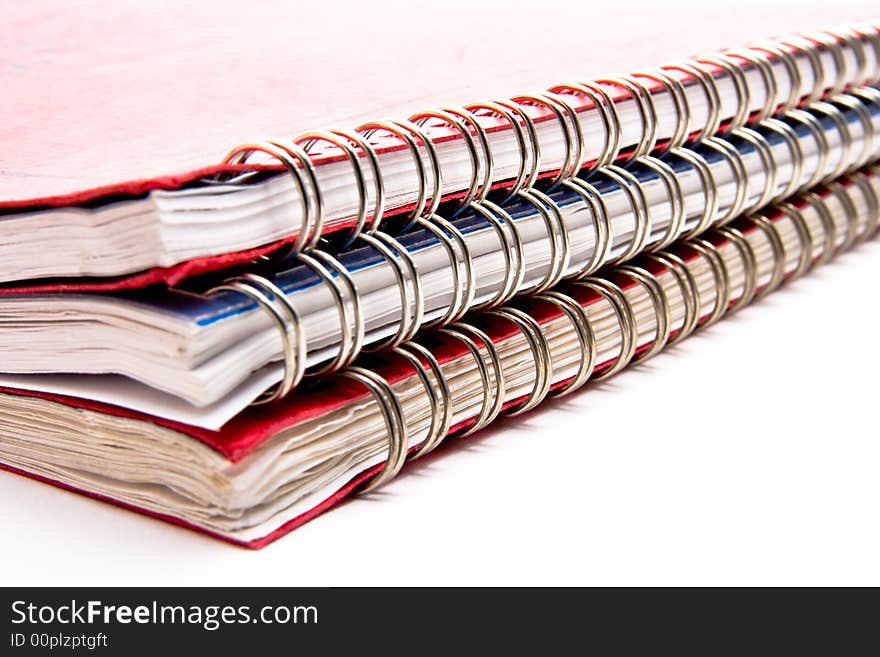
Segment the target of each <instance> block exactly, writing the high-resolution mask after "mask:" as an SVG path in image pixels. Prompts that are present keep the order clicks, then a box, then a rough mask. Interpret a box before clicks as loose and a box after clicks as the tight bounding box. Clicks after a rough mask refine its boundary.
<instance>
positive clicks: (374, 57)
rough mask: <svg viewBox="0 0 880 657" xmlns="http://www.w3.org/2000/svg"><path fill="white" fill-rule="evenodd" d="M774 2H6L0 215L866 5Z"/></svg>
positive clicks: (861, 10)
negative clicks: (233, 154)
mask: <svg viewBox="0 0 880 657" xmlns="http://www.w3.org/2000/svg"><path fill="white" fill-rule="evenodd" d="M773 4H775V5H777V6H775V7H760V6H755V7H749V9H748V11H743V10H742V9H741V8H740V7H739V6H738V5H737V6H730V7H719V6H709V5H707V6H706V7H705V8H702V9H695V8H693V7H691V8H688V10H687V14H688V15H687V20H683V16H682V15H680V14H681V12H678V13H677V12H676V9H675V6H674V5H670V4H667V3H658V6H657V7H649V8H646V7H639V9H638V11H637V12H635V11H634V12H627V11H626V7H625V6H620V5H619V4H615V5H613V6H596V5H595V4H591V3H579V4H574V3H572V5H571V6H565V5H559V6H558V7H557V6H554V8H552V9H551V8H548V9H549V11H548V13H547V14H546V15H544V16H539V15H537V13H536V10H535V6H534V5H533V4H531V3H522V4H520V3H517V2H500V1H497V0H495V1H492V2H487V3H479V5H477V3H468V2H464V1H463V0H452V1H451V2H448V3H444V4H443V6H442V7H439V6H435V5H431V4H430V3H428V4H419V3H415V4H413V3H402V2H391V3H383V4H381V5H373V4H369V5H366V4H364V5H363V6H361V5H358V4H354V3H339V2H333V1H331V2H321V3H308V4H305V5H304V4H302V3H283V2H275V3H264V2H251V3H236V2H232V1H231V0H215V1H214V2H212V3H210V6H209V7H206V6H205V5H204V3H198V2H195V1H194V0H182V1H180V2H174V3H171V2H167V3H163V2H155V3H153V2H150V3H143V2H136V1H135V0H122V1H120V2H115V3H111V4H107V3H101V2H97V0H71V1H70V2H67V3H54V2H52V3H50V2H39V1H37V2H12V1H10V0H2V2H0V5H2V15H3V21H2V22H0V43H3V44H4V48H3V52H2V53H0V88H2V89H3V103H2V106H0V113H2V117H0V118H2V120H0V143H2V144H3V146H4V148H3V149H2V152H0V209H4V208H5V209H11V208H15V207H23V206H32V205H46V204H52V205H58V204H70V203H79V202H84V201H88V200H92V199H95V198H99V197H101V196H104V195H108V194H134V195H137V194H142V193H144V192H146V191H148V190H149V189H153V188H157V187H159V188H174V187H177V186H179V185H181V184H183V183H186V182H188V181H191V180H194V179H198V178H199V177H201V176H203V175H205V174H206V173H210V172H212V171H213V170H214V169H213V168H212V167H213V165H214V164H215V163H216V162H218V161H219V160H220V159H221V158H222V156H223V155H224V154H225V153H226V152H227V151H228V150H229V148H230V147H232V146H234V145H235V144H237V143H239V142H241V141H244V140H249V139H252V138H258V137H263V136H270V135H275V136H284V135H292V134H295V133H296V132H299V131H302V130H305V129H310V128H316V127H321V126H326V125H353V124H354V123H355V122H356V121H358V120H359V119H364V118H382V117H385V116H400V115H402V114H403V113H405V112H412V111H416V110H419V109H423V108H425V107H431V106H435V105H439V104H443V103H462V102H467V101H469V100H475V99H483V98H490V97H493V96H499V95H505V96H509V95H511V94H513V93H516V92H520V91H529V90H531V89H534V88H536V87H546V86H548V85H549V84H552V83H553V82H555V81H561V80H566V79H578V78H585V77H591V76H596V75H602V74H607V73H615V72H626V71H630V70H635V69H637V68H640V67H644V66H646V65H657V64H660V63H664V62H666V61H670V60H675V59H678V58H681V57H685V56H688V55H691V54H695V53H699V52H706V51H712V50H717V49H719V48H723V47H725V46H728V45H739V44H742V43H745V42H748V41H750V40H753V39H758V38H763V37H766V36H770V35H772V34H775V33H785V32H791V31H796V30H798V29H815V28H817V27H822V26H826V25H828V24H829V23H838V22H839V23H844V22H851V21H854V20H859V19H861V18H867V17H870V15H871V14H872V13H876V8H875V7H874V6H872V5H871V4H869V3H862V4H859V3H858V2H852V3H836V4H835V5H834V11H833V12H832V11H830V10H829V6H828V5H827V3H826V2H813V1H808V2H803V3H798V4H797V5H796V7H797V8H796V9H794V8H793V7H786V6H780V5H779V4H778V3H773ZM349 5H350V6H349ZM872 10H873V11H872ZM694 25H699V26H700V28H699V29H698V30H695V29H694ZM429 32H430V38H426V37H427V36H428V33H429ZM379 41H381V43H382V47H381V48H377V47H374V44H375V43H377V42H379Z"/></svg>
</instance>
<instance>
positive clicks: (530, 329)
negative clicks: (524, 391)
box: [487, 308, 553, 417]
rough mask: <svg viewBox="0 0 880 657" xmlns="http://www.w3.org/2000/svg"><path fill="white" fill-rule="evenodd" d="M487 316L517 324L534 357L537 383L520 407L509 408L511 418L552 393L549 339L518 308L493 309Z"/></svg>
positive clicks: (507, 413) (538, 326)
mask: <svg viewBox="0 0 880 657" xmlns="http://www.w3.org/2000/svg"><path fill="white" fill-rule="evenodd" d="M487 314H489V315H493V316H496V317H501V318H503V319H506V320H508V321H509V322H512V323H513V324H515V325H516V327H517V328H519V330H520V331H522V334H523V335H524V336H525V338H526V341H527V342H528V343H529V348H530V349H531V351H532V355H533V356H534V363H535V383H534V386H533V388H532V391H531V392H530V393H529V395H528V396H527V397H526V398H525V400H523V401H522V402H521V403H520V404H519V405H518V406H515V407H512V408H508V409H507V410H506V411H505V414H506V415H508V416H511V417H513V416H516V415H520V414H522V413H525V412H527V411H530V410H531V409H533V408H534V407H535V406H537V405H538V404H540V403H541V402H542V401H543V399H544V397H546V396H547V393H548V392H549V391H550V378H551V376H552V375H553V367H552V364H553V363H552V359H551V356H550V346H549V345H548V344H547V338H546V336H545V335H544V333H543V332H542V331H541V326H540V325H539V324H538V322H536V321H535V320H534V319H533V318H532V317H530V316H529V315H527V314H526V313H524V312H523V311H521V310H519V309H517V308H493V309H492V310H490V311H488V313H487Z"/></svg>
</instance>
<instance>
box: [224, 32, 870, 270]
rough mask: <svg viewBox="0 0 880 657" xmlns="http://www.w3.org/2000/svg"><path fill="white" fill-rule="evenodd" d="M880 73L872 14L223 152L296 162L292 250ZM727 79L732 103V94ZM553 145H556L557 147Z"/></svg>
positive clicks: (602, 163) (733, 121)
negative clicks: (408, 166)
mask: <svg viewBox="0 0 880 657" xmlns="http://www.w3.org/2000/svg"><path fill="white" fill-rule="evenodd" d="M878 81H880V25H876V24H868V23H865V24H860V25H856V26H852V27H849V28H847V29H844V30H838V31H835V30H829V31H824V32H817V33H814V34H809V35H804V36H798V37H791V38H780V39H777V40H774V41H769V42H765V43H757V44H754V45H752V46H749V47H746V48H739V49H731V50H728V51H725V52H722V53H720V54H716V55H711V56H704V57H695V58H693V59H691V60H689V61H686V62H684V63H680V64H670V65H666V66H662V67H660V68H658V69H654V70H646V71H639V72H636V73H633V74H631V75H623V76H616V77H607V78H600V79H597V80H593V81H590V82H573V83H567V84H559V85H555V86H553V87H551V88H550V89H548V90H547V91H546V92H543V91H542V92H539V93H535V94H523V95H519V96H515V97H513V98H510V99H506V100H498V101H492V102H480V103H473V104H470V105H467V106H464V107H444V108H441V109H434V110H428V111H424V112H419V113H417V114H414V115H413V116H411V117H410V118H409V119H408V120H388V121H373V122H369V123H365V124H363V125H361V126H359V127H358V128H356V129H354V130H347V129H329V130H320V131H310V132H306V133H303V134H301V135H299V136H297V137H294V138H292V139H287V138H285V139H263V140H257V141H252V142H247V143H244V144H241V145H239V146H237V147H235V148H234V149H233V150H232V151H230V152H229V153H228V154H227V156H226V158H225V160H224V163H225V164H228V165H232V166H233V167H237V168H241V166H242V165H247V164H248V163H249V162H253V161H254V158H255V157H262V158H268V159H269V160H270V161H273V162H275V163H276V164H277V165H279V166H282V167H283V169H285V170H286V171H287V173H288V174H289V175H290V178H291V180H292V183H293V188H292V192H293V194H294V195H295V197H296V199H298V201H299V204H300V209H299V211H298V219H295V221H296V225H294V226H292V231H291V232H292V235H293V236H295V239H294V243H293V250H294V251H295V252H307V251H311V250H314V249H316V248H318V246H319V244H320V243H321V241H322V238H324V237H326V236H327V235H328V234H329V233H330V232H334V231H335V230H337V229H340V228H341V227H343V226H344V227H348V233H347V235H345V236H344V237H343V238H342V240H341V246H342V247H343V248H344V247H346V246H349V245H351V244H353V243H354V241H355V240H356V239H357V238H358V237H359V236H360V235H363V234H372V233H374V232H376V231H377V230H379V229H380V228H382V224H383V220H384V219H385V215H386V212H387V211H389V210H390V211H392V212H393V213H400V212H402V211H403V210H404V209H405V208H409V209H410V210H411V211H410V215H409V219H408V221H406V222H405V224H404V225H405V227H408V226H411V225H413V224H414V223H415V222H417V221H418V220H419V219H423V218H427V219H431V218H432V217H433V216H434V213H435V212H436V210H437V208H438V205H439V203H440V202H441V200H444V199H450V198H457V199H458V207H459V208H467V207H469V206H470V204H471V203H473V202H478V203H479V202H482V201H485V200H486V196H487V195H488V193H489V192H490V190H492V189H496V188H499V187H502V188H504V190H505V192H504V194H506V196H507V198H511V197H513V196H514V195H516V193H517V192H520V191H523V190H529V189H531V188H533V187H534V185H535V184H536V182H537V181H538V180H539V179H545V178H548V179H549V180H550V182H551V184H557V183H560V182H561V181H563V180H565V179H568V178H571V177H573V176H575V175H576V174H577V173H579V172H580V171H583V170H592V169H598V168H602V167H606V166H608V165H610V164H613V163H615V162H618V163H626V162H630V161H633V160H636V159H638V158H641V157H644V156H647V155H649V154H652V153H659V152H664V151H667V150H674V149H676V148H678V147H681V146H683V145H685V144H686V143H689V142H690V141H693V140H696V139H701V138H706V137H710V136H713V135H715V134H721V135H725V134H729V133H731V132H732V131H735V130H737V129H740V128H743V127H744V126H746V125H747V123H749V122H750V121H758V122H760V121H764V120H766V119H768V118H769V117H770V116H772V115H773V114H775V113H777V112H779V111H793V110H795V109H796V108H798V107H800V106H802V105H804V104H807V103H812V102H816V101H818V100H820V99H823V98H829V97H832V96H835V95H837V94H839V93H841V92H843V91H844V90H847V89H851V88H854V87H858V86H863V85H870V84H876V83H877V82H878ZM730 89H732V93H733V98H735V101H733V102H732V101H730V100H728V99H727V97H726V92H727V90H730ZM731 102H732V104H731ZM660 103H667V104H668V105H670V106H671V107H672V111H673V113H674V115H675V119H674V123H673V125H672V126H669V125H667V121H666V120H665V117H664V118H663V120H661V117H660V113H659V110H658V106H659V105H660ZM548 122H555V124H556V129H555V130H553V131H552V132H549V133H548V132H547V131H542V130H541V129H540V127H541V125H542V124H545V123H548ZM596 123H599V124H601V126H602V130H601V134H602V135H603V141H602V147H601V149H599V150H596V149H595V148H594V146H593V142H592V141H591V140H588V139H587V138H586V135H587V134H589V131H590V130H591V128H592V126H594V125H596ZM633 125H637V126H638V128H633V127H632V126H633ZM498 130H502V131H503V134H505V135H508V134H509V135H510V137H511V138H512V139H514V140H515V141H516V144H517V147H516V152H517V160H518V163H517V165H516V166H515V169H514V170H515V173H512V174H511V173H510V171H509V167H508V169H506V170H504V171H503V170H502V168H503V167H500V166H498V164H499V162H497V161H496V159H497V158H496V153H495V151H496V149H497V143H493V133H494V132H497V131H498ZM551 137H554V138H558V137H561V138H562V141H563V143H564V149H563V150H562V152H561V154H560V153H559V152H558V150H554V149H555V144H551V143H550V141H549V140H550V138H551ZM450 138H451V139H452V140H453V141H454V143H456V144H458V145H459V148H460V149H462V150H460V151H459V154H460V155H461V156H462V159H467V161H469V164H470V171H471V176H470V181H469V183H462V184H449V182H448V181H450V180H453V178H454V176H452V175H451V171H450V164H449V160H446V159H444V157H441V155H442V152H443V151H442V149H443V145H444V142H445V141H448V140H449V139H450ZM506 138H507V137H505V139H506ZM389 141H390V142H391V143H390V144H389V143H388V142H389ZM391 151H406V152H408V153H409V156H410V158H411V159H412V165H413V167H414V173H415V180H416V185H415V189H412V188H411V187H412V186H411V185H409V186H406V187H404V188H400V189H395V190H393V191H394V193H393V194H389V193H388V189H387V183H386V179H387V176H386V175H384V169H385V167H384V165H383V163H384V161H385V157H386V154H387V152H391ZM551 151H552V152H553V153H554V155H553V156H548V154H549V153H551ZM326 161H346V162H347V163H348V165H349V166H348V171H349V172H350V173H349V174H347V175H349V176H350V179H349V182H348V183H347V186H349V187H350V188H352V189H355V190H356V191H357V203H356V209H355V210H354V211H353V212H352V210H351V209H350V208H341V207H335V206H334V205H333V203H335V201H334V200H333V196H332V195H331V194H329V193H328V189H329V187H328V181H327V179H326V178H324V177H323V174H322V169H323V168H324V167H323V163H324V162H326ZM511 166H513V165H511ZM337 184H338V181H337ZM331 206H332V207H331Z"/></svg>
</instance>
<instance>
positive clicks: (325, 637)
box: [0, 588, 876, 656]
mask: <svg viewBox="0 0 880 657" xmlns="http://www.w3.org/2000/svg"><path fill="white" fill-rule="evenodd" d="M0 591H2V608H3V609H2V612H0V616H2V618H3V631H4V634H3V635H2V637H0V654H2V655H13V656H14V655H27V654H53V655H65V654H71V655H74V654H105V655H117V654H120V655H130V654H146V653H150V654H153V655H156V654H157V653H161V652H165V653H168V652H170V654H178V652H182V651H183V650H184V649H191V648H193V647H195V648H197V649H198V651H199V652H198V654H212V655H226V654H229V655H257V654H258V653H260V652H262V651H263V650H265V651H266V652H270V651H271V652H275V651H276V650H277V649H279V648H282V647H283V648H284V652H285V654H294V653H298V652H303V651H310V652H311V651H313V650H320V651H321V653H327V652H330V653H331V654H334V653H336V652H341V651H342V650H346V651H349V650H351V651H358V652H361V651H366V652H367V654H372V653H373V652H384V653H386V654H398V653H403V652H406V653H418V652H421V649H422V648H426V647H430V648H431V649H432V651H434V650H436V649H440V648H442V649H444V650H452V651H456V652H459V651H461V650H462V649H464V648H467V652H470V651H472V650H474V649H477V648H485V649H492V650H498V649H500V648H503V647H510V648H516V649H518V650H521V649H523V648H533V649H539V650H540V652H541V653H542V654H547V653H548V651H552V652H564V653H566V654H567V653H569V652H571V651H572V650H575V649H577V650H579V651H580V649H588V648H590V647H597V646H599V645H603V646H607V647H613V648H615V649H616V650H614V652H617V651H618V650H622V649H627V648H632V649H635V648H641V649H644V648H649V649H651V648H657V647H660V646H667V647H677V648H683V647H685V646H694V647H699V646H701V647H703V648H706V647H709V646H718V645H736V646H740V647H742V648H746V649H750V651H751V650H753V649H757V648H762V649H771V648H772V649H785V650H786V651H789V650H790V649H791V647H792V646H793V645H796V644H799V643H801V642H802V641H803V640H807V643H808V645H810V646H811V647H813V648H816V647H819V646H821V645H823V644H822V642H823V640H825V637H826V636H827V637H828V639H829V640H830V642H829V643H828V644H827V647H828V648H829V649H830V648H832V646H833V649H834V651H835V652H840V651H841V648H844V647H845V646H846V644H847V643H852V644H854V645H858V641H859V637H860V634H861V632H859V630H862V631H868V629H869V628H871V627H873V623H874V621H875V620H876V604H875V603H874V602H873V599H874V594H873V592H870V591H842V590H747V589H729V590H709V589H695V590H685V589H669V590H662V589H644V590H638V589H629V590H621V589H588V590H575V589H561V590H546V589H476V590H466V589H290V588H278V589H248V588H205V589H165V588H156V589H125V588H117V589H113V588H111V589H85V588H80V589H0ZM837 627H841V628H843V630H844V631H839V632H838V631H836V629H835V628H837ZM753 637H760V638H758V639H754V638H753ZM756 641H757V643H756Z"/></svg>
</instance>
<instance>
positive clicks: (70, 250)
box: [0, 23, 880, 547]
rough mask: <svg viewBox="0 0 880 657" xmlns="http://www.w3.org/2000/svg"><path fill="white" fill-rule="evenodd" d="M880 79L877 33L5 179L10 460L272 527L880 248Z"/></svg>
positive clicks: (807, 37) (173, 511)
mask: <svg viewBox="0 0 880 657" xmlns="http://www.w3.org/2000/svg"><path fill="white" fill-rule="evenodd" d="M655 64H658V65H659V64H662V62H655ZM550 73H552V71H551V72H550ZM878 83H880V24H877V23H858V24H853V25H849V26H846V27H844V28H840V29H832V30H826V31H817V32H815V33H809V34H803V35H791V36H784V37H781V38H777V39H773V40H767V41H764V42H761V43H757V44H753V45H750V46H743V47H739V48H732V49H728V50H725V51H721V52H717V53H712V54H708V55H704V56H699V57H694V58H693V59H690V60H687V61H683V62H678V63H675V64H669V65H660V66H657V67H656V68H650V69H644V70H642V71H639V72H635V73H630V74H623V75H615V76H608V77H603V78H600V79H594V80H586V81H584V80H578V81H570V82H568V83H565V84H556V85H553V86H550V87H549V88H547V89H546V90H542V91H540V92H537V93H529V94H523V95H517V96H513V97H511V98H506V99H501V100H498V99H496V100H491V101H490V100H484V101H481V102H474V103H472V104H468V105H464V106H452V105H450V106H444V107H442V108H437V109H432V110H428V111H424V112H419V113H417V114H415V115H412V116H409V117H396V118H393V119H387V120H376V121H369V122H366V123H363V124H362V125H359V126H356V127H344V128H328V129H320V130H314V131H310V132H306V133H304V134H301V135H300V136H298V137H293V138H290V137H285V138H267V139H255V140H253V141H250V142H245V143H243V144H242V145H240V146H238V147H236V148H233V149H232V150H231V151H230V152H229V154H228V155H227V156H226V157H225V158H224V160H223V161H222V163H221V164H219V165H218V166H216V167H212V168H210V169H207V170H202V171H200V172H198V174H197V175H195V174H194V175H192V176H188V177H187V176H183V177H166V178H163V179H161V180H158V179H157V180H152V181H140V182H133V183H126V184H124V185H119V186H116V187H106V188H98V189H92V190H87V191H82V192H80V193H78V194H73V195H71V194H67V195H58V196H54V197H49V196H45V197H40V198H36V197H35V198H18V197H16V196H15V194H14V193H10V194H8V198H6V197H4V198H0V283H2V286H0V370H2V371H0V466H2V467H3V468H5V469H7V470H10V471H13V472H17V473H20V474H23V475H26V476H29V477H33V478H36V479H40V480H43V481H46V482H48V483H52V484H54V485H57V486H61V487H64V488H67V489H70V490H75V491H79V492H82V493H85V494H88V495H91V496H93V497H96V498H99V499H103V500H107V501H110V502H113V503H116V504H119V505H121V506H124V507H128V508H131V509H134V510H137V511H140V512H143V513H147V514H150V515H153V516H155V517H158V518H162V519H164V520H168V521H170V522H174V523H177V524H180V525H184V526H187V527H190V528H193V529H197V530H200V531H202V532H205V533H208V534H210V535H213V536H216V537H219V538H222V539H225V540H228V541H231V542H234V543H238V544H242V545H246V546H250V547H261V546H264V545H266V544H268V543H270V542H272V541H274V540H275V539H277V538H279V537H280V536H282V535H284V534H286V533H288V532H290V531H291V530H293V529H295V528H296V527H298V526H300V525H302V524H303V523H304V522H306V521H308V520H310V519H312V518H314V517H315V516H317V515H319V514H321V513H322V512H324V511H326V510H328V509H329V508H331V507H332V506H334V505H335V504H337V503H338V502H340V501H341V500H342V499H344V498H346V497H347V496H349V495H352V494H355V493H359V492H361V493H362V492H366V491H370V490H373V489H375V488H377V487H378V486H381V485H383V484H386V483H387V482H388V481H390V480H391V479H393V478H394V477H395V476H396V475H397V474H398V473H400V472H401V471H404V470H405V469H406V465H407V463H408V462H409V461H411V460H413V459H416V458H419V457H421V456H423V455H425V454H427V453H429V452H431V451H432V450H433V449H435V448H437V447H438V446H439V445H440V444H441V443H445V442H447V441H450V440H452V439H456V440H458V439H460V438H462V437H464V436H468V435H471V434H473V433H474V432H476V431H478V430H479V429H481V428H483V427H485V426H487V425H488V424H490V423H491V422H492V421H493V420H494V419H495V418H497V417H499V416H501V415H507V416H511V415H517V414H521V413H525V412H528V411H531V410H532V409H535V407H536V406H538V405H539V404H540V403H541V401H542V400H544V399H547V398H550V397H558V396H560V395H566V394H570V393H573V392H575V391H576V390H579V389H581V388H582V387H583V386H584V385H587V384H589V383H590V382H594V381H599V380H602V379H604V378H606V377H609V376H612V375H613V374H615V373H617V372H619V371H620V370H622V369H623V368H625V367H626V366H627V365H629V364H632V363H635V362H638V361H641V360H644V359H646V358H650V357H651V356H652V355H654V354H656V353H657V352H659V351H660V350H662V349H664V348H666V347H668V346H670V345H673V344H675V343H676V342H678V341H680V340H683V339H685V338H687V336H689V335H691V334H692V333H693V332H694V331H696V330H699V329H702V328H704V327H706V326H708V325H710V324H712V323H713V322H715V321H717V320H720V319H722V318H723V317H725V316H727V315H729V314H731V313H733V312H735V311H737V310H738V309H740V308H742V307H743V306H745V305H747V304H749V303H751V302H753V301H755V300H757V299H760V298H761V297H763V296H764V295H767V294H769V293H771V292H773V291H774V290H776V289H777V288H779V287H780V286H781V285H783V284H785V283H788V282H790V281H792V280H793V279H795V278H797V277H799V276H801V275H803V274H806V273H808V272H809V271H810V270H811V269H813V268H814V267H817V266H820V265H822V264H824V263H825V262H827V261H828V260H830V259H831V258H833V257H835V256H837V255H838V254H840V253H841V252H843V251H846V250H848V249H850V248H854V247H855V246H857V245H858V244H860V243H861V242H863V241H865V240H868V239H870V238H872V237H874V235H875V234H876V232H877V229H878V223H880V166H878V165H877V164H876V162H877V160H878V158H880V90H878ZM49 157H51V154H49ZM587 394H588V393H587ZM538 412H539V411H538Z"/></svg>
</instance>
